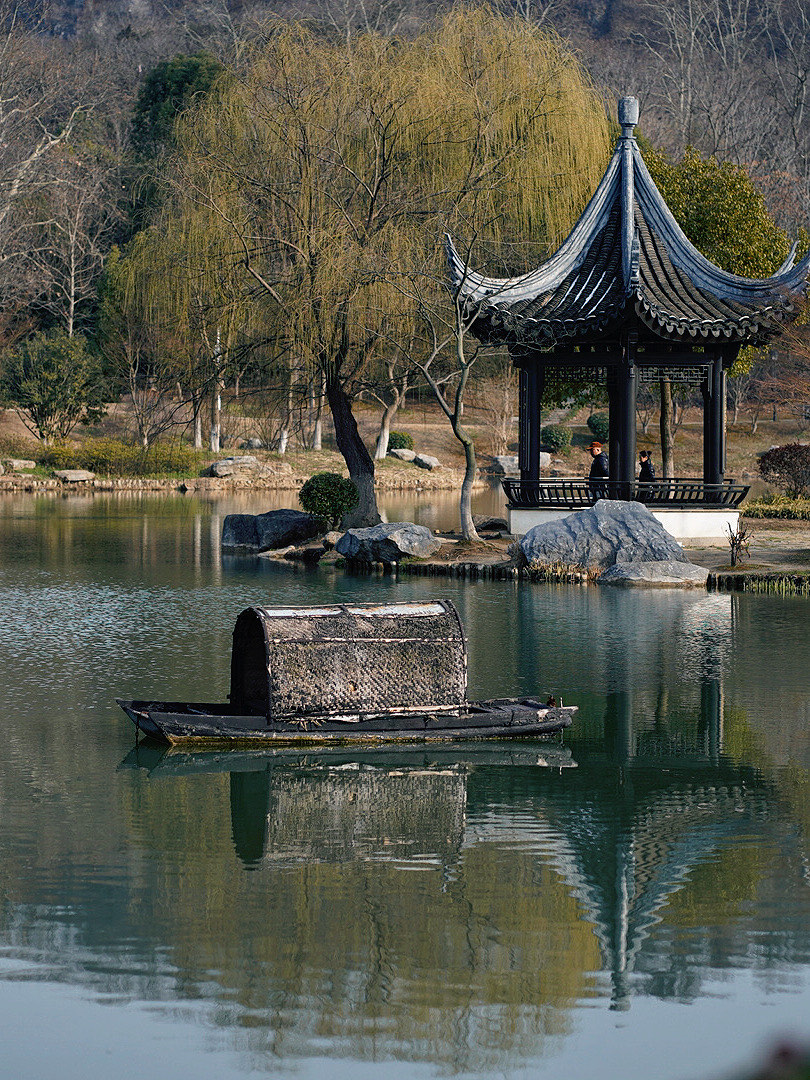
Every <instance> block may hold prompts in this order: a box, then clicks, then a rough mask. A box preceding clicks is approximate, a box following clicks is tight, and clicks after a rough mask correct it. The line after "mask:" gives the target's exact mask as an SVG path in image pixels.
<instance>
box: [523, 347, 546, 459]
mask: <svg viewBox="0 0 810 1080" xmlns="http://www.w3.org/2000/svg"><path fill="white" fill-rule="evenodd" d="M544 376H545V372H544V371H543V368H542V367H541V366H540V365H539V364H537V363H532V362H531V361H530V362H529V363H528V365H527V366H526V367H521V368H520V386H519V404H518V418H519V429H518V465H519V466H520V479H521V480H539V479H540V406H541V402H542V398H543V384H544V382H545V377H544Z"/></svg>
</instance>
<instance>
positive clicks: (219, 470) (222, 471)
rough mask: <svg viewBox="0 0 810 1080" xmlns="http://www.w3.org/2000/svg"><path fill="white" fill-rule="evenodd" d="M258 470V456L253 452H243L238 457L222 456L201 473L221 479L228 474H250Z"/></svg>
mask: <svg viewBox="0 0 810 1080" xmlns="http://www.w3.org/2000/svg"><path fill="white" fill-rule="evenodd" d="M258 470H259V461H258V458H256V457H254V455H253V454H243V455H241V456H240V457H229V458H223V459H222V460H221V461H215V462H213V464H211V465H209V467H208V468H207V469H206V470H205V472H204V473H203V475H204V476H218V477H220V479H222V478H224V477H228V476H250V475H252V474H254V473H256V472H258Z"/></svg>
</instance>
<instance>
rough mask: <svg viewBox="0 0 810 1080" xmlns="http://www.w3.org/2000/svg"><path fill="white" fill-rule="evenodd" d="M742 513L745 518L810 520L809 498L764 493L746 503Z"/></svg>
mask: <svg viewBox="0 0 810 1080" xmlns="http://www.w3.org/2000/svg"><path fill="white" fill-rule="evenodd" d="M743 513H744V515H745V517H747V518H785V519H788V520H792V521H810V499H792V498H790V497H789V496H787V495H766V496H764V497H763V498H761V499H755V500H754V501H753V502H750V503H746V504H745V507H744V509H743Z"/></svg>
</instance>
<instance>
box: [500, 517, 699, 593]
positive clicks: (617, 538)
mask: <svg viewBox="0 0 810 1080" xmlns="http://www.w3.org/2000/svg"><path fill="white" fill-rule="evenodd" d="M519 547H520V552H521V555H522V558H523V559H525V561H526V565H527V566H529V567H530V568H534V569H540V568H542V567H546V566H547V567H558V566H570V567H578V568H582V569H583V570H585V571H586V572H588V573H589V575H590V576H592V577H593V578H598V579H599V580H602V577H603V575H604V583H605V584H610V583H613V584H617V585H619V584H621V585H662V586H669V587H672V586H676V585H684V586H694V585H705V583H706V572H704V571H701V570H700V569H699V568H697V567H694V566H693V564H692V563H690V562H689V560H688V558H687V557H686V553H685V552H684V550H683V548H682V547H681V545H680V544H679V543H678V541H677V540H676V539H675V538H674V537H673V536H670V534H669V533H668V532H667V531H666V529H665V528H664V527H663V526H662V525H661V523H660V522H659V521H658V520H657V519H656V518H655V517H654V516H653V515H652V514H651V513H650V511H649V510H648V509H647V507H646V506H644V505H643V503H638V502H622V501H619V500H614V499H600V500H599V501H598V502H597V503H595V504H594V505H593V506H592V507H590V508H589V509H587V510H581V511H579V512H578V513H575V514H570V515H569V516H568V517H565V518H562V519H561V520H559V521H551V522H548V523H547V524H544V525H536V526H535V527H534V528H533V529H530V530H529V532H527V533H526V535H525V536H524V537H523V538H522V539H521V540H520V542H519ZM641 567H643V569H640V568H641ZM613 568H616V569H613ZM608 570H610V573H608V574H605V571H608ZM696 571H697V573H696Z"/></svg>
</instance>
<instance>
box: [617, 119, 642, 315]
mask: <svg viewBox="0 0 810 1080" xmlns="http://www.w3.org/2000/svg"><path fill="white" fill-rule="evenodd" d="M618 111H619V123H620V124H621V126H622V135H621V138H620V140H619V147H618V149H620V150H621V157H622V184H621V191H622V272H623V273H622V278H623V281H624V294H625V296H629V295H630V290H631V288H632V285H633V244H634V242H635V244H636V246H637V245H638V239H637V237H636V221H635V183H634V180H633V144H634V143H635V141H636V140H635V137H634V135H633V129H634V128H635V126H636V124H637V123H638V98H634V97H623V98H619V110H618Z"/></svg>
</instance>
